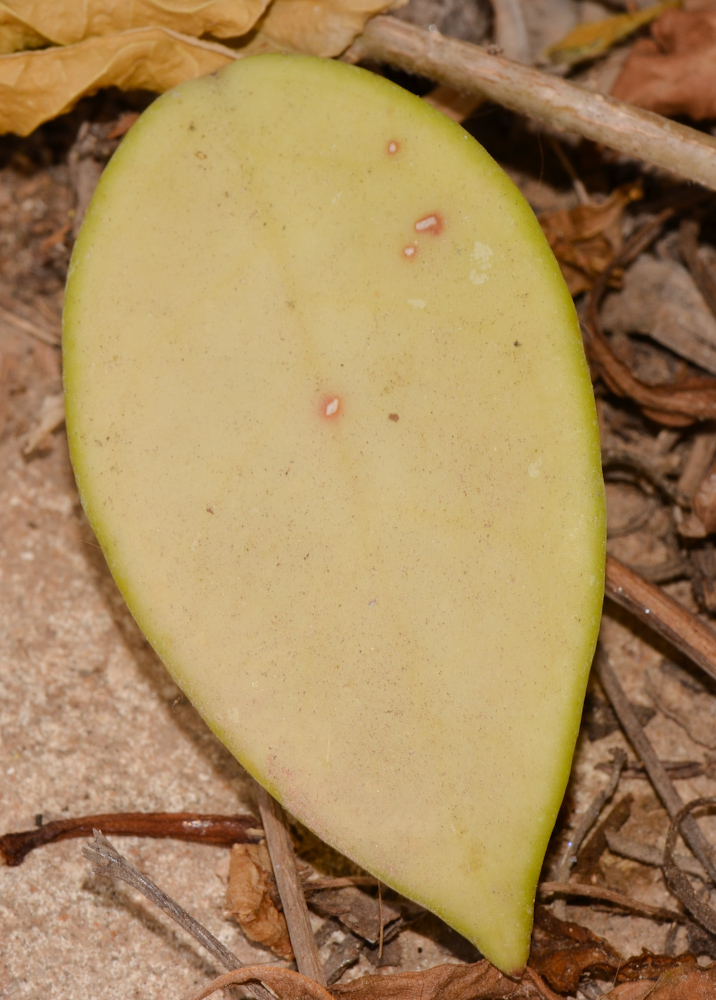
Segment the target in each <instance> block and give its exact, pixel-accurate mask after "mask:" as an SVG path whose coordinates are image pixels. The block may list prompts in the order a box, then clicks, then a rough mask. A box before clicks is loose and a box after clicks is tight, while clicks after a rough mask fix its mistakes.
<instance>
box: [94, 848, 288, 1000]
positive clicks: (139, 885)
mask: <svg viewBox="0 0 716 1000" xmlns="http://www.w3.org/2000/svg"><path fill="white" fill-rule="evenodd" d="M82 853H83V855H84V856H85V857H86V858H87V860H88V861H91V862H92V871H93V873H94V874H95V875H101V876H103V877H106V878H118V879H121V880H122V881H123V882H126V883H127V885H131V886H132V888H133V889H138V890H139V892H141V893H142V895H144V896H146V897H147V899H150V900H151V901H152V902H153V903H155V904H156V905H157V906H158V907H160V909H162V910H164V912H165V913H168V914H169V916H170V917H171V918H172V919H173V920H176V922H177V923H178V924H179V926H180V927H183V928H184V930H185V931H187V932H188V933H189V934H191V936H192V937H193V938H195V939H196V940H197V941H198V942H199V944H200V945H201V946H202V947H203V948H206V950H207V951H208V952H209V953H210V954H212V955H213V956H214V958H216V959H217V960H218V961H219V962H221V964H222V965H224V966H226V968H227V969H241V968H242V966H243V963H242V962H241V961H240V959H238V958H237V957H236V955H234V953H233V952H232V951H229V949H228V948H227V947H226V946H225V945H223V944H222V943H221V941H219V940H218V938H215V937H214V935H213V934H212V933H211V931H208V930H207V929H206V927H204V926H203V924H200V923H199V921H198V920H195V919H194V917H192V916H191V914H190V913H187V911H186V910H185V909H184V908H183V907H181V906H180V905H179V904H178V903H177V902H176V901H175V900H173V899H172V898H171V896H168V895H167V894H166V893H165V892H164V890H163V889H160V888H159V886H158V885H156V884H155V883H154V882H152V880H151V879H150V878H149V877H148V876H146V875H145V874H144V873H143V872H140V871H139V869H138V868H135V867H134V865H133V864H132V863H131V861H128V860H127V859H126V858H125V857H124V856H123V855H122V854H120V853H119V851H118V850H116V848H115V847H113V846H112V844H110V842H109V841H108V840H107V838H106V837H105V836H103V834H102V833H101V832H100V831H99V830H95V831H94V843H93V844H92V843H90V844H88V845H87V846H86V847H83V848H82ZM249 989H250V990H251V992H252V993H253V995H254V996H255V997H256V1000H273V998H272V996H271V994H270V993H269V992H268V990H266V989H265V988H264V987H263V986H261V985H258V984H253V985H251V986H249Z"/></svg>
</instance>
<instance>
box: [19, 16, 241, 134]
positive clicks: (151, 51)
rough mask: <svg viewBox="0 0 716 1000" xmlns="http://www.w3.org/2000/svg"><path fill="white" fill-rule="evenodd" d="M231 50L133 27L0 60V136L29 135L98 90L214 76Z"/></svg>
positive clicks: (164, 85) (155, 86)
mask: <svg viewBox="0 0 716 1000" xmlns="http://www.w3.org/2000/svg"><path fill="white" fill-rule="evenodd" d="M234 58H235V55H234V54H233V53H232V51H231V50H230V49H227V48H225V47H224V46H222V45H218V44H214V43H211V42H202V41H200V40H199V39H197V38H191V37H189V36H188V35H181V34H179V33H178V32H175V31H171V30H169V29H168V28H138V29H136V30H135V31H125V32H121V33H120V34H116V35H105V36H102V37H96V38H88V39H86V40H85V41H83V42H78V44H77V45H68V46H66V47H63V48H60V47H55V48H51V49H40V50H37V51H34V52H18V53H15V54H13V55H9V56H2V57H0V133H3V132H16V133H17V134H18V135H29V134H30V132H32V131H33V130H34V129H36V128H37V126H38V125H41V124H42V123H43V122H46V121H49V120H50V119H51V118H55V117H56V116H57V115H61V114H63V113H64V112H66V111H69V110H70V109H71V108H72V107H74V105H75V104H76V103H77V101H79V99H80V98H81V97H84V96H85V95H87V94H94V93H96V92H97V91H98V90H100V89H101V88H102V87H112V86H114V87H120V88H121V89H122V90H150V91H155V92H162V91H164V90H168V89H169V88H170V87H174V86H176V84H178V83H182V82H183V81H184V80H189V79H192V78H193V77H196V76H204V75H205V74H207V73H213V72H215V71H216V70H218V69H221V67H222V66H226V65H227V64H228V63H230V62H231V61H232V60H233V59H234Z"/></svg>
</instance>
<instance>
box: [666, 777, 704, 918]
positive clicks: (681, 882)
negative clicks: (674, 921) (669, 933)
mask: <svg viewBox="0 0 716 1000" xmlns="http://www.w3.org/2000/svg"><path fill="white" fill-rule="evenodd" d="M715 805H716V797H714V796H709V797H707V798H701V799H694V800H693V801H692V802H689V804H688V805H685V806H684V808H683V809H680V810H679V812H678V813H677V814H676V816H674V817H673V819H672V821H671V826H670V827H669V832H668V834H667V835H666V844H665V846H664V862H663V867H664V877H665V879H666V881H667V883H668V886H669V888H670V889H671V891H672V892H673V893H674V895H675V896H677V897H678V898H679V899H680V900H681V902H682V903H683V904H684V906H685V907H686V909H687V910H688V911H689V913H691V914H693V916H694V917H695V918H696V920H698V922H699V923H700V924H701V925H702V926H703V927H705V928H706V930H707V931H710V932H711V934H716V910H714V909H713V908H712V907H711V906H709V904H708V903H707V902H706V900H704V899H701V898H700V897H699V896H697V895H696V893H695V892H694V890H693V888H692V886H691V883H690V882H689V880H688V878H687V877H686V874H685V872H683V871H682V869H681V868H680V867H679V865H678V864H677V863H676V858H675V857H674V847H675V845H676V838H677V836H678V835H679V824H682V825H683V823H685V822H686V820H687V817H688V819H693V817H692V816H691V813H692V812H693V810H694V809H698V808H700V807H701V806H715ZM682 833H683V830H682Z"/></svg>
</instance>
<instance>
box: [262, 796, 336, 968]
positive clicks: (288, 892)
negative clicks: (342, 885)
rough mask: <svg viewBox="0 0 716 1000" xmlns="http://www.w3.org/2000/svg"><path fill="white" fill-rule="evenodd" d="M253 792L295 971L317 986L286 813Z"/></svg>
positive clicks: (314, 958) (313, 941)
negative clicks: (256, 796) (257, 805)
mask: <svg viewBox="0 0 716 1000" xmlns="http://www.w3.org/2000/svg"><path fill="white" fill-rule="evenodd" d="M257 795H258V804H259V811H260V813H261V821H262V823H263V827H264V832H265V834H266V846H267V847H268V852H269V855H270V856H271V864H272V865H273V872H274V876H275V878H276V885H277V887H278V893H279V896H280V897H281V904H282V906H283V912H284V916H285V917H286V924H287V926H288V936H289V937H290V938H291V947H292V948H293V953H294V955H295V956H296V965H297V966H298V971H299V972H300V973H301V974H302V975H303V976H307V977H308V978H309V979H313V980H314V981H315V982H316V983H319V984H320V986H325V985H326V977H325V975H324V973H323V968H322V966H321V963H320V961H319V958H318V948H317V947H316V938H315V937H314V934H313V929H312V927H311V919H310V917H309V915H308V907H307V906H306V897H305V896H304V894H303V889H302V888H301V879H300V877H299V874H298V870H297V868H296V857H295V855H294V853H293V844H292V843H291V834H290V831H289V829H288V821H287V819H286V814H285V812H284V811H283V809H282V808H281V806H280V805H279V804H278V802H276V800H275V799H273V798H272V797H271V796H270V795H269V793H268V792H267V791H266V790H265V789H264V788H262V787H261V786H260V785H257Z"/></svg>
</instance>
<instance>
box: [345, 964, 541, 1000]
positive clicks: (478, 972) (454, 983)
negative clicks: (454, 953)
mask: <svg viewBox="0 0 716 1000" xmlns="http://www.w3.org/2000/svg"><path fill="white" fill-rule="evenodd" d="M331 993H333V996H334V997H336V1000H466V998H469V1000H559V998H558V997H557V996H556V994H555V993H553V992H552V990H551V989H549V987H548V986H547V985H546V984H545V983H544V982H542V980H541V978H540V976H538V975H537V974H536V973H534V972H532V971H531V970H530V969H529V968H528V969H527V970H526V971H525V974H524V975H523V977H522V978H521V979H520V980H518V981H515V980H514V979H510V978H508V977H507V976H504V975H503V974H502V973H501V972H499V971H498V970H497V969H496V968H495V967H494V965H490V963H489V962H488V961H486V960H485V959H483V960H482V961H481V962H475V963H473V964H472V965H437V966H435V967H434V968H432V969H425V970H424V971H423V972H396V973H394V974H393V975H391V976H361V978H360V979H354V980H353V981H352V982H350V983H337V984H336V985H335V986H331Z"/></svg>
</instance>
